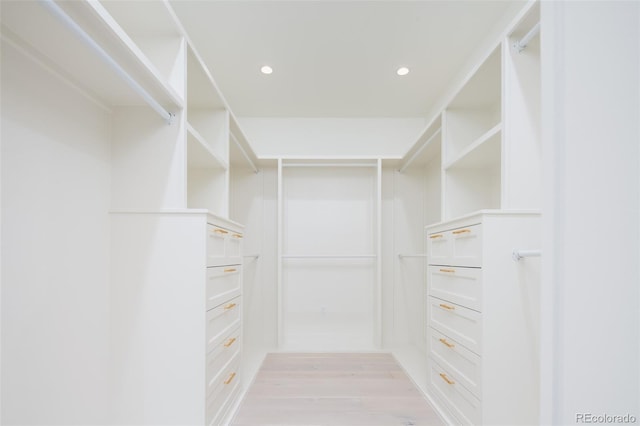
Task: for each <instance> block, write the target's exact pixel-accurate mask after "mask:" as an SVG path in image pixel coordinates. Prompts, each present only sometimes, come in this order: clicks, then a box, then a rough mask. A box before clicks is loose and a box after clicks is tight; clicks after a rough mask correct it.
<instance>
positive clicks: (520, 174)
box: [399, 3, 541, 224]
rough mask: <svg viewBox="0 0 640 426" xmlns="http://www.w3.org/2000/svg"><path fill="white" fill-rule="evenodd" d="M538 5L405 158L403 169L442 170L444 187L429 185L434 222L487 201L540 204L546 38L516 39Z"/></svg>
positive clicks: (497, 205) (502, 205)
mask: <svg viewBox="0 0 640 426" xmlns="http://www.w3.org/2000/svg"><path fill="white" fill-rule="evenodd" d="M538 8H539V6H538V5H537V4H536V3H532V4H531V5H529V7H528V8H526V10H525V11H524V12H523V14H521V16H520V17H519V18H518V21H517V22H516V23H514V25H513V26H512V27H510V28H509V30H508V32H506V33H505V36H504V37H503V38H501V39H500V40H499V42H498V43H497V44H496V45H494V47H493V48H492V49H491V50H490V51H489V52H488V53H487V55H486V56H485V58H484V59H483V60H482V61H480V63H479V64H478V65H477V66H476V67H475V68H474V69H472V70H471V72H470V73H469V75H468V76H467V77H466V79H465V80H464V81H463V82H462V84H461V85H460V88H459V89H458V90H457V91H456V92H454V93H453V94H452V95H451V97H450V99H449V100H448V102H446V106H445V107H444V109H443V110H442V111H440V112H439V113H438V114H437V115H436V117H435V118H433V119H432V120H431V122H430V123H429V124H428V125H427V126H426V127H425V130H424V131H423V132H422V134H421V135H420V136H419V137H418V139H417V140H416V142H415V144H414V145H413V146H412V148H411V149H410V150H409V151H408V152H407V153H406V154H405V156H404V157H403V159H402V160H401V161H400V162H399V164H400V166H399V169H400V171H401V172H405V171H406V170H411V169H412V168H423V169H429V170H438V171H439V173H440V181H441V185H440V188H439V190H437V191H436V192H434V191H433V189H432V188H430V190H429V195H430V198H432V199H434V203H433V204H438V203H439V205H440V214H439V215H433V214H430V215H429V217H428V218H427V224H432V223H436V222H438V221H441V220H449V219H455V218H457V217H460V216H464V215H467V214H470V213H473V212H475V211H478V210H483V209H539V207H540V202H539V199H540V180H541V165H540V155H541V154H540V111H539V106H540V50H539V42H538V39H537V38H536V37H534V38H532V40H531V41H529V43H528V45H527V47H526V48H524V49H522V50H519V49H516V48H515V47H514V43H516V42H517V41H519V40H520V38H522V37H523V36H524V35H525V34H526V33H527V32H528V31H529V30H531V28H533V27H534V26H535V24H536V23H537V22H538V15H539V11H538ZM436 133H437V134H436ZM433 135H435V137H432V136H433ZM436 147H437V149H436ZM435 157H437V158H435ZM436 198H437V200H435V199H436Z"/></svg>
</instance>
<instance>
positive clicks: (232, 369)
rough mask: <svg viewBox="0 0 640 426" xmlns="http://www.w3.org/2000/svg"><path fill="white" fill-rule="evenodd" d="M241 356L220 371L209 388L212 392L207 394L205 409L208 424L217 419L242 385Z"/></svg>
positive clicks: (238, 355) (208, 385) (237, 356)
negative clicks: (233, 393) (229, 399)
mask: <svg viewBox="0 0 640 426" xmlns="http://www.w3.org/2000/svg"><path fill="white" fill-rule="evenodd" d="M239 368H240V354H237V355H236V356H235V357H234V358H233V359H232V360H231V361H230V362H229V363H228V364H227V365H226V366H225V368H224V369H223V370H222V371H220V374H218V375H217V376H216V377H215V378H214V379H213V380H212V381H211V382H210V383H207V387H208V388H209V387H210V388H211V392H209V393H208V394H207V402H206V408H205V417H206V424H211V423H212V422H213V420H214V419H217V418H218V417H219V414H220V410H222V409H223V408H224V406H225V402H226V401H227V399H228V398H229V395H231V393H232V391H233V390H234V388H235V387H236V386H238V385H239V383H240V377H239V373H240V371H239Z"/></svg>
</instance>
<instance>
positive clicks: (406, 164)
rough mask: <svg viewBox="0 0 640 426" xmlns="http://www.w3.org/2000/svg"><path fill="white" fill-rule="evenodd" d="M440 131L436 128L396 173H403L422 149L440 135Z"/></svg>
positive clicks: (440, 129)
mask: <svg viewBox="0 0 640 426" xmlns="http://www.w3.org/2000/svg"><path fill="white" fill-rule="evenodd" d="M441 131H442V127H440V128H438V130H436V132H435V133H434V134H433V135H431V136H429V139H427V141H426V142H425V143H424V144H422V146H421V147H420V149H418V150H417V151H416V152H415V154H413V155H412V156H411V158H409V160H408V161H407V162H406V163H404V165H403V166H402V167H401V168H400V170H398V171H399V172H400V173H403V172H404V171H405V169H406V168H407V167H409V165H411V163H413V161H414V160H415V159H416V158H418V156H419V155H420V154H422V151H424V149H425V148H426V147H427V146H429V143H431V141H432V140H433V138H435V137H436V136H438V135H439V134H440V132H441Z"/></svg>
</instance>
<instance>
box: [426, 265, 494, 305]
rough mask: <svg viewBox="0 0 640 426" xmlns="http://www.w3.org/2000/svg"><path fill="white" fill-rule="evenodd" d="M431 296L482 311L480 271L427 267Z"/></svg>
mask: <svg viewBox="0 0 640 426" xmlns="http://www.w3.org/2000/svg"><path fill="white" fill-rule="evenodd" d="M428 274H429V288H430V290H429V291H430V294H431V295H432V296H435V297H438V298H440V299H444V300H450V301H452V302H453V303H456V304H458V305H461V306H465V307H467V308H470V309H473V310H476V311H482V270H481V269H479V268H461V267H457V266H429V267H428Z"/></svg>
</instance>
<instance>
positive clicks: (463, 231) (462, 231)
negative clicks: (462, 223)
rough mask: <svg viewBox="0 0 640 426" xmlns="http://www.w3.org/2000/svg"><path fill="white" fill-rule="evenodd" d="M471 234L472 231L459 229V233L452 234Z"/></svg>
mask: <svg viewBox="0 0 640 426" xmlns="http://www.w3.org/2000/svg"><path fill="white" fill-rule="evenodd" d="M470 232H471V229H458V230H457V231H453V232H452V234H468V233H470Z"/></svg>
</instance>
